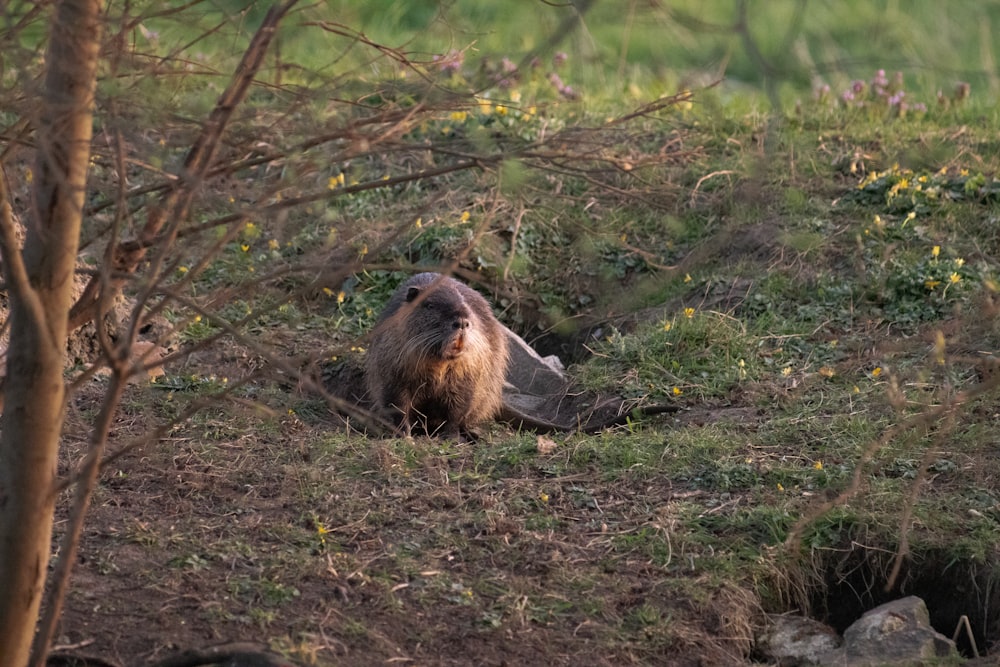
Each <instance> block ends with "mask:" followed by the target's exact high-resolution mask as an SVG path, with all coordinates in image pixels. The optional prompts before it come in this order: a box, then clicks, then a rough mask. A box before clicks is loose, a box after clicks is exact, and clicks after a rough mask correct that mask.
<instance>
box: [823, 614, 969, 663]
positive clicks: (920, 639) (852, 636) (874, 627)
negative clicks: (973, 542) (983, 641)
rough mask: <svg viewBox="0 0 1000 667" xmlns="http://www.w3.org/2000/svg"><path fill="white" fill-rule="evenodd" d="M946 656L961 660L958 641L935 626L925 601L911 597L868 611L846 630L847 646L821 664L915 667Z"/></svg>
mask: <svg viewBox="0 0 1000 667" xmlns="http://www.w3.org/2000/svg"><path fill="white" fill-rule="evenodd" d="M943 659H948V660H954V661H957V660H959V654H958V650H957V649H956V648H955V643H954V642H953V641H951V640H950V639H948V638H947V637H945V636H944V635H942V634H940V633H938V632H937V631H935V630H934V628H932V627H931V623H930V614H928V612H927V605H925V604H924V601H923V600H921V599H920V598H918V597H915V596H910V597H905V598H901V599H899V600H894V601H892V602H887V603H886V604H884V605H881V606H879V607H876V608H875V609H872V610H871V611H868V612H865V614H864V616H862V617H861V618H860V619H858V620H857V621H855V622H854V623H853V624H851V627H849V628H847V630H846V631H845V632H844V646H843V647H842V648H841V649H839V650H837V651H834V652H833V653H831V654H828V655H827V656H826V657H825V658H824V660H823V662H822V663H821V664H823V665H830V667H833V666H834V665H850V666H851V667H875V666H876V665H879V666H881V665H900V666H902V665H906V666H907V667H912V666H916V665H925V664H927V665H930V664H935V665H937V664H941V661H942V660H943Z"/></svg>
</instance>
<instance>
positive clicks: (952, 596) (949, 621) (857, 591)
mask: <svg viewBox="0 0 1000 667" xmlns="http://www.w3.org/2000/svg"><path fill="white" fill-rule="evenodd" d="M842 556H843V557H842V558H841V559H839V560H837V561H836V562H832V563H830V566H829V567H827V568H826V577H825V590H818V591H816V592H815V593H813V595H812V599H811V600H810V603H811V605H812V610H813V614H814V616H815V617H816V618H817V619H818V620H820V621H823V622H824V623H827V624H829V625H830V626H832V627H833V628H834V629H835V630H837V632H839V633H841V634H843V632H844V630H846V629H847V628H848V626H850V625H851V624H852V623H853V622H854V621H856V620H858V619H859V618H860V617H861V615H862V614H864V613H865V612H866V611H869V610H870V609H874V608H875V607H877V606H879V605H881V604H884V603H886V602H890V601H892V600H896V599H899V598H902V597H905V596H907V595H915V596H917V597H919V598H921V599H923V601H924V602H925V603H926V604H927V609H928V611H929V612H930V620H931V625H932V626H933V627H934V629H935V630H937V631H938V632H940V633H941V634H942V635H944V636H946V637H948V638H951V637H952V636H953V635H954V634H955V628H956V627H958V624H959V621H960V619H961V617H962V616H963V615H964V616H967V617H968V619H969V625H970V627H971V628H972V632H973V636H974V638H975V642H976V647H977V649H978V652H979V655H980V656H983V655H986V654H987V653H989V654H996V653H998V652H1000V562H995V563H994V562H989V561H987V562H973V561H972V560H956V559H955V554H954V553H948V552H945V551H943V550H941V551H931V552H922V553H919V554H915V555H914V556H913V557H912V558H911V559H908V560H907V562H906V564H905V565H904V566H903V568H902V570H901V574H900V576H899V577H898V579H897V584H896V586H895V588H893V589H892V590H890V591H886V590H885V582H886V579H887V578H888V573H889V572H890V571H891V568H892V555H891V554H887V553H885V552H882V551H878V552H876V551H874V550H866V549H861V548H857V547H855V548H854V549H852V550H851V551H850V552H849V553H847V554H842ZM955 643H956V645H957V646H958V650H959V652H961V654H962V655H963V656H965V657H967V658H968V657H973V650H972V644H971V643H970V641H969V639H968V636H967V632H966V630H965V629H964V626H963V629H962V631H961V632H960V633H959V636H958V638H957V639H956V642H955Z"/></svg>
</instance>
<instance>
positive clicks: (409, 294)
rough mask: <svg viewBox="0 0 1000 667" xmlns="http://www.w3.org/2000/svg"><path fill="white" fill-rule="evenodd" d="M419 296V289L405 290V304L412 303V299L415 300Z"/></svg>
mask: <svg viewBox="0 0 1000 667" xmlns="http://www.w3.org/2000/svg"><path fill="white" fill-rule="evenodd" d="M419 294H420V288H419V287H411V288H410V289H408V290H406V302H407V303H410V302H412V301H413V300H414V299H416V298H417V296H418V295H419Z"/></svg>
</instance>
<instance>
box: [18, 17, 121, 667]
mask: <svg viewBox="0 0 1000 667" xmlns="http://www.w3.org/2000/svg"><path fill="white" fill-rule="evenodd" d="M100 30H101V25H100V4H99V3H98V2H97V1H96V0H61V2H57V3H56V7H55V15H54V17H53V22H52V28H51V30H50V34H49V45H48V52H47V54H46V67H47V68H48V69H47V73H46V78H45V90H44V93H43V99H42V104H41V109H40V118H39V124H38V127H37V128H36V133H35V136H36V140H37V145H38V158H37V163H36V167H35V179H34V184H35V190H34V201H33V210H32V211H31V216H30V219H29V220H28V221H27V225H26V226H27V234H26V238H25V243H24V250H23V252H22V251H20V250H19V249H18V247H17V243H16V240H15V235H14V230H13V223H12V220H11V215H10V209H9V205H8V203H7V201H6V199H7V198H6V196H5V193H2V192H0V197H2V199H3V200H4V201H3V202H0V203H2V204H3V206H2V208H3V209H4V210H3V212H2V213H3V214H2V215H0V253H2V255H3V268H4V278H5V280H6V283H7V288H8V292H9V298H10V324H11V328H10V348H9V353H8V356H7V373H6V403H5V405H4V411H3V416H2V417H0V582H2V585H0V647H2V650H0V666H2V667H23V665H25V664H27V662H28V653H29V649H30V646H31V640H32V636H33V634H34V630H35V623H36V621H37V618H38V611H39V604H40V600H41V595H42V590H43V587H44V584H45V577H46V573H47V567H48V562H49V551H50V543H51V533H52V520H53V511H54V508H55V492H54V482H55V475H56V458H57V453H58V443H59V435H60V431H61V428H62V422H63V404H64V400H63V399H64V383H63V370H64V356H65V350H66V322H67V316H68V313H69V307H70V303H71V289H72V286H73V271H74V268H75V262H76V252H77V245H78V241H79V236H80V219H81V211H82V209H83V200H84V186H85V181H86V172H87V163H88V160H89V158H90V139H91V124H92V115H93V102H94V86H95V80H96V74H97V60H98V52H99V43H100Z"/></svg>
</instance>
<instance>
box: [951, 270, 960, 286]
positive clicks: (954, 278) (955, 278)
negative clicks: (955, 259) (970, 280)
mask: <svg viewBox="0 0 1000 667" xmlns="http://www.w3.org/2000/svg"><path fill="white" fill-rule="evenodd" d="M961 279H962V276H960V275H958V273H956V272H954V271H953V272H952V274H951V275H950V276H948V282H950V283H951V284H952V285H954V284H955V283H957V282H958V281H959V280H961Z"/></svg>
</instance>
